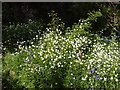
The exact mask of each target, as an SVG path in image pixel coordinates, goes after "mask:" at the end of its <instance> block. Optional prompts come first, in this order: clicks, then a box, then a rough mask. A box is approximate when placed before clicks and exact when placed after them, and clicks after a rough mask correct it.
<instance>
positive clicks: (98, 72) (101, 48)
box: [2, 3, 120, 89]
mask: <svg viewBox="0 0 120 90" xmlns="http://www.w3.org/2000/svg"><path fill="white" fill-rule="evenodd" d="M84 4H85V3H83V4H81V5H83V6H84ZM9 5H10V4H8V5H7V3H6V5H5V6H4V7H7V6H8V7H9ZM51 5H53V4H51ZM70 5H71V7H72V8H73V7H76V8H77V9H79V8H80V6H79V5H80V3H74V4H70ZM87 5H90V6H92V5H93V6H94V4H93V3H91V4H89V3H87ZM23 6H24V5H23ZM103 6H106V7H105V9H103V8H102V7H103ZM46 7H47V6H46ZM81 7H82V6H81ZM94 7H95V6H94ZM4 9H5V8H4ZM9 9H10V8H9ZM52 9H53V8H52ZM112 9H113V8H110V7H107V5H103V4H102V3H101V4H100V5H99V8H96V9H94V10H88V11H87V12H84V11H83V14H82V15H83V16H84V15H85V17H84V18H80V19H78V21H77V22H76V23H74V22H73V21H72V20H70V19H69V17H68V18H66V19H63V20H62V19H61V18H60V17H59V12H58V14H57V13H56V12H55V11H54V10H52V12H50V13H48V16H49V17H48V18H49V19H48V21H49V20H50V21H49V22H48V21H46V20H44V18H42V19H40V18H39V20H37V19H31V18H30V17H28V18H29V19H28V20H27V18H25V20H23V21H21V22H17V20H18V21H19V18H18V19H16V18H15V17H14V19H15V22H11V24H10V25H9V24H7V23H5V24H4V25H5V26H4V27H3V45H4V46H3V56H4V57H3V62H2V64H3V88H4V89H16V88H21V89H23V88H35V89H39V88H95V89H96V88H105V89H110V88H114V89H118V88H120V87H119V84H120V82H119V79H120V76H119V74H120V68H119V64H120V63H119V59H120V55H119V50H120V49H119V48H120V45H119V42H120V36H119V28H118V25H119V20H118V19H117V18H118V17H117V16H118V15H119V13H118V12H119V10H117V9H116V11H113V10H112ZM81 10H82V9H81ZM56 11H57V10H56ZM66 11H67V10H66ZM68 11H69V10H68ZM113 12H114V17H115V18H114V19H105V18H106V17H107V16H109V17H110V18H112V14H113ZM5 13H6V11H4V14H5ZM4 14H3V15H4ZM5 16H7V15H6V14H5ZM5 16H4V17H5ZM36 17H37V16H36ZM46 18H47V17H46ZM77 18H78V17H77ZM4 19H5V18H4ZM67 19H69V20H67ZM65 20H66V22H67V21H71V22H72V24H71V23H69V24H67V25H66V23H64V22H63V21H65ZM110 20H111V22H109V21H110ZM112 20H115V21H113V22H112ZM13 21H14V20H13ZM70 25H71V26H70Z"/></svg>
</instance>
